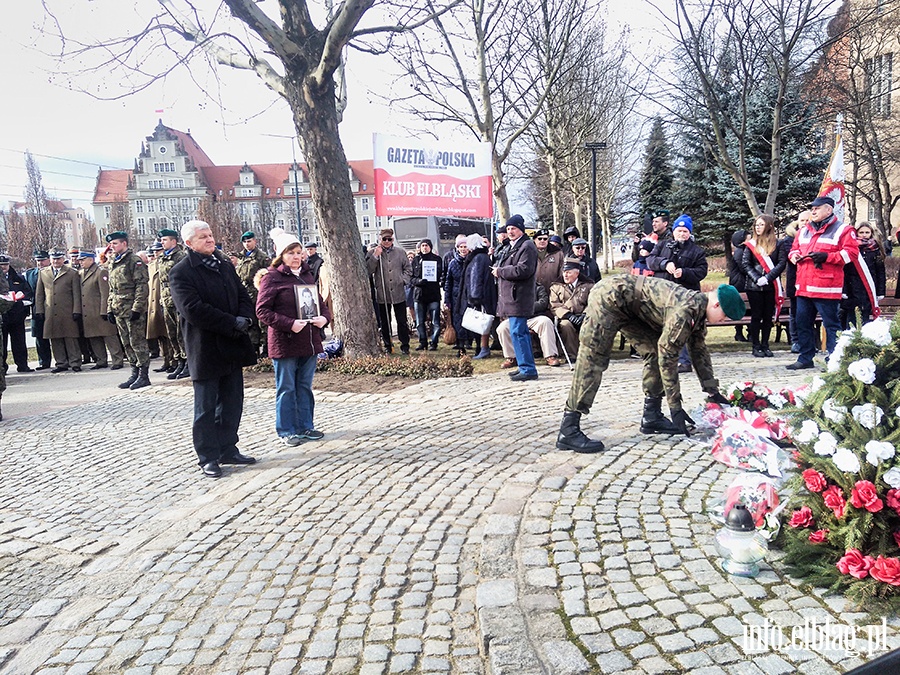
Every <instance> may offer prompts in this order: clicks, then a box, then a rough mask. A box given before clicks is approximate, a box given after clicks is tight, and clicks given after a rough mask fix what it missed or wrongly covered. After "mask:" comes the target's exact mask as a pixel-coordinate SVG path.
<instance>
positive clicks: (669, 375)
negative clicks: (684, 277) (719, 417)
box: [566, 274, 719, 414]
mask: <svg viewBox="0 0 900 675" xmlns="http://www.w3.org/2000/svg"><path fill="white" fill-rule="evenodd" d="M707 300H708V298H707V295H706V294H705V293H701V292H699V291H692V290H690V289H687V288H684V287H683V286H678V285H677V284H674V283H671V282H669V281H665V280H663V279H656V278H654V277H643V276H634V275H630V274H629V275H626V274H622V275H616V276H614V277H610V278H608V279H604V280H603V281H601V282H599V283H597V284H596V285H595V286H594V288H593V290H592V291H591V294H590V296H589V297H588V305H587V309H586V311H585V314H586V316H585V320H584V324H583V325H582V327H581V337H580V343H581V345H580V350H579V353H578V360H577V362H576V364H575V375H574V377H573V379H572V386H571V388H570V389H569V397H568V399H567V400H566V410H567V411H571V412H578V413H582V414H586V413H588V412H589V411H590V409H591V405H592V404H593V402H594V397H595V396H596V395H597V390H598V389H599V387H600V381H601V378H602V375H603V372H604V371H605V370H606V369H607V368H608V367H609V355H610V352H611V351H612V345H613V340H614V338H615V335H616V333H617V332H619V331H621V332H622V334H623V335H624V336H625V337H626V338H627V339H628V341H629V342H631V344H632V345H634V347H635V349H637V351H638V353H639V354H640V355H641V357H642V358H643V359H644V373H643V382H642V385H643V389H644V395H645V396H646V397H648V398H659V397H661V396H662V394H663V393H665V395H666V399H667V400H668V403H669V410H670V411H672V412H673V413H674V412H675V411H677V410H681V409H682V399H681V386H680V384H679V382H678V353H679V351H681V348H682V347H683V346H684V345H685V344H686V345H687V348H688V351H689V352H690V355H691V359H692V360H693V362H694V367H695V369H696V371H697V376H698V377H699V379H700V386H701V387H702V388H703V391H705V392H707V393H709V394H711V395H712V394H718V386H719V383H718V381H717V380H716V378H715V375H714V374H713V369H712V359H711V358H710V355H709V350H708V349H707V348H706V305H707Z"/></svg>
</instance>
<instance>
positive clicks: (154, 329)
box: [147, 260, 169, 340]
mask: <svg viewBox="0 0 900 675" xmlns="http://www.w3.org/2000/svg"><path fill="white" fill-rule="evenodd" d="M147 267H148V268H149V271H150V281H149V287H150V293H149V295H148V296H147V339H148V340H153V339H155V338H161V337H168V336H169V334H168V333H167V332H166V317H165V314H163V306H162V286H161V285H160V280H159V261H158V260H153V261H151V262H150V264H149V265H148V266H147Z"/></svg>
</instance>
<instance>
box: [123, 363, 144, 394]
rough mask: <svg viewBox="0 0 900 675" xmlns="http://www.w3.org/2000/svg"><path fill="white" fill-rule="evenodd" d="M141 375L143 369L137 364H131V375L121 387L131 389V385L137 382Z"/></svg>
mask: <svg viewBox="0 0 900 675" xmlns="http://www.w3.org/2000/svg"><path fill="white" fill-rule="evenodd" d="M140 375H141V370H140V368H138V367H137V366H131V377H129V378H128V379H127V380H125V381H124V382H123V383H122V384H120V385H119V389H130V388H131V385H133V384H134V383H135V382H137V379H138V377H140Z"/></svg>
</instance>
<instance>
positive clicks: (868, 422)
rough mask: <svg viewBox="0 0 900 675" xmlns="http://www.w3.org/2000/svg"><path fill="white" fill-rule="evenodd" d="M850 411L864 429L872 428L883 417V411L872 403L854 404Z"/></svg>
mask: <svg viewBox="0 0 900 675" xmlns="http://www.w3.org/2000/svg"><path fill="white" fill-rule="evenodd" d="M851 412H852V414H853V419H855V420H856V421H857V422H859V423H860V424H861V425H862V426H864V427H865V428H866V429H874V428H875V427H876V426H878V425H879V424H881V419H882V418H883V417H884V411H883V410H882V409H881V408H879V407H878V406H877V405H875V404H874V403H866V404H864V405H855V406H853V410H852V411H851ZM835 421H837V420H835Z"/></svg>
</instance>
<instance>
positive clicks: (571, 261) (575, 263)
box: [563, 258, 581, 271]
mask: <svg viewBox="0 0 900 675" xmlns="http://www.w3.org/2000/svg"><path fill="white" fill-rule="evenodd" d="M580 269H581V260H580V259H579V258H566V259H565V260H564V261H563V271H566V270H580Z"/></svg>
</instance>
